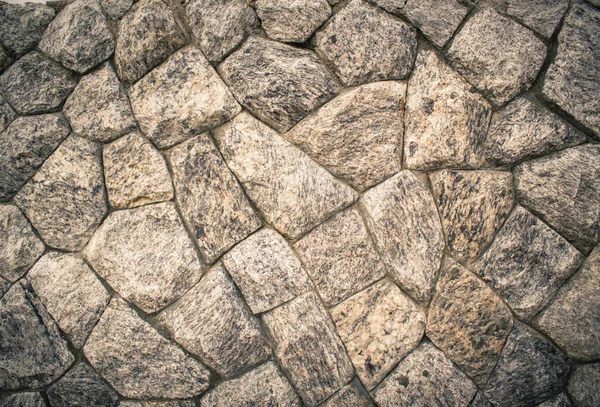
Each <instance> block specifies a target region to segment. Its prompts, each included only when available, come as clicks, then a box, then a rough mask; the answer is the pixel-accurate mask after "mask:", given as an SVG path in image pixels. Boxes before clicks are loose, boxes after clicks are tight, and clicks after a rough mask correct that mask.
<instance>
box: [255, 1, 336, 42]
mask: <svg viewBox="0 0 600 407" xmlns="http://www.w3.org/2000/svg"><path fill="white" fill-rule="evenodd" d="M256 13H257V14H258V17H259V18H260V20H261V22H262V27H263V28H264V30H265V31H266V33H267V35H268V36H269V37H270V38H272V39H274V40H277V41H283V42H304V41H306V40H307V39H308V38H309V37H310V36H311V35H312V34H313V33H314V32H315V31H317V29H318V28H319V27H320V26H321V25H322V24H323V23H324V22H325V21H327V19H328V18H329V16H331V7H329V3H328V2H327V0H291V1H290V0H257V1H256Z"/></svg>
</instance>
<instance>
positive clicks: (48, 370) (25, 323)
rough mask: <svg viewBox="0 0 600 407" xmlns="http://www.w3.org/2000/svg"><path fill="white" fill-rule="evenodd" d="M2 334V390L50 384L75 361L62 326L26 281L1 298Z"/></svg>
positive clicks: (16, 285) (0, 331) (0, 386)
mask: <svg viewBox="0 0 600 407" xmlns="http://www.w3.org/2000/svg"><path fill="white" fill-rule="evenodd" d="M0 337H1V338H2V357H1V358H0V389H2V390H9V389H10V390H16V389H19V388H23V387H28V388H31V387H41V386H44V385H46V384H49V383H51V382H52V381H54V380H56V379H57V378H58V377H60V376H61V375H62V374H63V373H64V372H65V371H66V370H67V369H68V368H69V366H70V365H71V364H72V363H73V361H74V360H75V358H74V357H73V355H72V354H71V353H70V352H69V349H68V347H67V342H66V341H65V340H64V339H62V338H61V336H60V332H59V330H58V327H57V326H56V324H55V323H54V321H53V320H52V318H51V317H50V315H48V313H47V312H46V309H45V308H44V306H43V305H42V304H41V303H40V302H39V300H38V299H37V298H36V297H35V296H34V294H33V292H32V290H31V287H29V285H28V284H27V283H25V282H23V281H20V282H17V283H15V284H14V285H13V286H12V288H11V289H10V290H8V292H7V293H6V294H5V295H4V297H2V299H1V300H0Z"/></svg>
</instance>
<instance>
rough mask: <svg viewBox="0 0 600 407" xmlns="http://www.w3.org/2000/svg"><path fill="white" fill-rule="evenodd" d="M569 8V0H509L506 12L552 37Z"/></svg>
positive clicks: (545, 35)
mask: <svg viewBox="0 0 600 407" xmlns="http://www.w3.org/2000/svg"><path fill="white" fill-rule="evenodd" d="M568 8H569V0H527V1H523V0H508V2H507V8H506V13H507V14H509V15H511V16H513V17H515V18H516V19H517V20H519V21H521V22H522V23H523V24H524V25H526V26H527V27H529V28H531V29H532V30H534V31H537V32H538V33H539V34H541V35H542V36H544V37H546V38H550V37H552V34H554V31H555V30H556V27H558V25H559V24H560V20H562V18H563V16H564V15H565V13H566V11H567V9H568Z"/></svg>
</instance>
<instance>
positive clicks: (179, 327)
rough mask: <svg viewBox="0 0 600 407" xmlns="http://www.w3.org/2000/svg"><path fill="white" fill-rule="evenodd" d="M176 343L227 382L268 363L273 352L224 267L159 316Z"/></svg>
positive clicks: (211, 271) (204, 279) (217, 268)
mask: <svg viewBox="0 0 600 407" xmlns="http://www.w3.org/2000/svg"><path fill="white" fill-rule="evenodd" d="M159 321H160V322H161V323H162V324H163V325H165V326H166V327H167V329H168V330H169V332H170V333H171V336H172V338H173V339H174V340H176V341H177V342H178V343H180V344H181V345H182V346H183V347H184V348H186V349H187V350H188V351H190V352H192V353H193V354H195V355H197V356H199V357H200V358H201V359H202V360H203V361H204V363H206V364H207V365H208V366H210V367H211V368H213V369H215V370H216V371H217V372H218V373H219V374H220V375H222V376H225V377H226V378H228V377H231V376H235V375H237V374H238V373H240V372H242V371H244V370H247V369H248V368H250V367H252V366H255V365H258V364H260V363H262V362H264V361H266V360H267V359H268V358H269V356H270V354H271V350H270V348H269V345H268V344H267V341H266V339H265V337H264V336H263V335H262V333H261V330H260V325H259V323H258V319H256V317H254V316H253V315H252V313H251V312H250V310H249V309H248V307H247V306H246V304H245V303H244V301H243V300H242V298H241V297H240V295H239V293H238V291H237V290H236V288H235V285H234V284H233V282H232V281H231V279H230V278H229V276H228V275H227V272H226V271H225V269H224V268H223V266H221V265H218V266H216V267H215V268H213V269H212V270H210V271H209V272H208V273H207V274H206V276H204V278H203V279H202V280H201V281H200V283H198V284H197V285H196V286H195V287H193V288H192V289H191V290H190V291H188V292H187V293H186V294H185V295H184V296H183V297H181V299H180V300H179V301H177V302H176V303H175V304H174V305H173V306H172V307H169V308H167V309H166V310H165V311H164V312H162V313H161V314H160V315H159Z"/></svg>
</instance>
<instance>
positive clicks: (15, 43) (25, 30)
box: [0, 2, 55, 57]
mask: <svg viewBox="0 0 600 407" xmlns="http://www.w3.org/2000/svg"><path fill="white" fill-rule="evenodd" d="M54 14H55V12H54V9H53V8H52V7H48V6H46V5H45V4H36V3H25V4H10V3H5V2H2V4H0V41H2V45H4V46H5V47H6V48H8V49H10V50H11V51H12V52H13V54H15V55H16V56H17V57H20V56H22V55H24V54H25V53H26V52H27V51H29V50H31V49H32V48H34V47H35V46H36V45H37V43H38V42H39V40H40V39H41V38H42V35H43V34H44V30H45V29H46V27H47V26H48V24H50V22H51V21H52V19H53V18H54Z"/></svg>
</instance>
